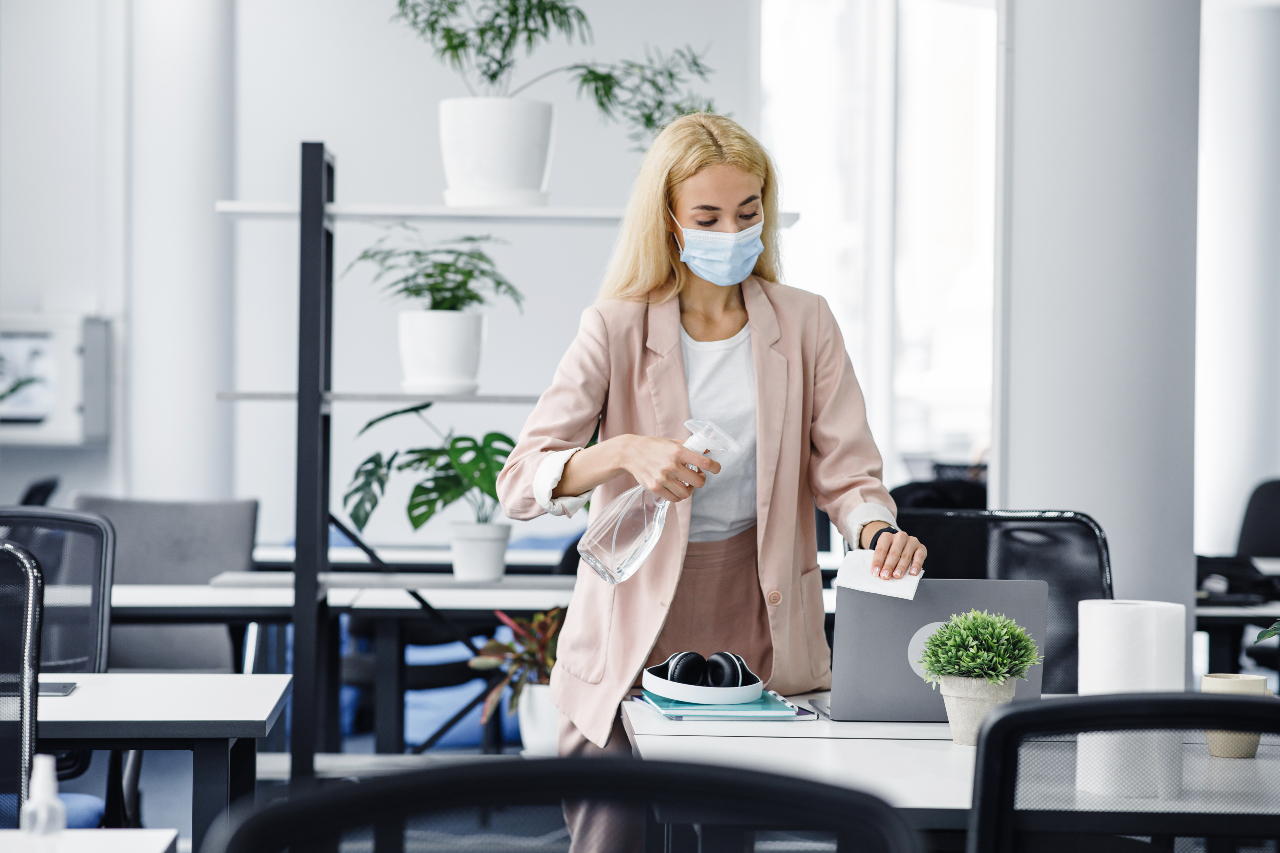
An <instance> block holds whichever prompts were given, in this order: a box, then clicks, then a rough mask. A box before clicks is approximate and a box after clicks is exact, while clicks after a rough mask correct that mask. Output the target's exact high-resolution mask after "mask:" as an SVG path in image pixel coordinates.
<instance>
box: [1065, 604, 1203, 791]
mask: <svg viewBox="0 0 1280 853" xmlns="http://www.w3.org/2000/svg"><path fill="white" fill-rule="evenodd" d="M1079 618H1080V635H1079V636H1080V639H1079V650H1080V657H1079V671H1078V673H1077V677H1078V682H1077V683H1078V688H1077V689H1078V690H1079V692H1080V695H1082V696H1084V695H1089V694H1099V693H1152V692H1165V693H1181V692H1182V691H1183V690H1185V689H1186V672H1185V666H1186V636H1187V633H1186V618H1187V611H1186V608H1185V607H1184V606H1183V605H1181V604H1171V603H1169V602H1165V601H1125V600H1120V601H1111V600H1105V599H1099V600H1094V601H1081V602H1080V603H1079ZM1181 740H1182V739H1181V737H1179V736H1178V733H1177V732H1149V731H1148V732H1097V733H1091V734H1082V735H1080V736H1079V737H1078V738H1077V745H1076V788H1077V789H1078V790H1080V791H1083V792H1088V793H1090V794H1099V795H1102V796H1105V797H1162V798H1170V797H1177V796H1178V792H1179V791H1180V789H1181V787H1182V743H1181Z"/></svg>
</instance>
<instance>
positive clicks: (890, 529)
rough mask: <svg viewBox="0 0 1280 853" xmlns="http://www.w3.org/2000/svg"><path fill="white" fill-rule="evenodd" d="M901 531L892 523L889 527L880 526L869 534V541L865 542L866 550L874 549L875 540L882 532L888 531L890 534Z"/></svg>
mask: <svg viewBox="0 0 1280 853" xmlns="http://www.w3.org/2000/svg"><path fill="white" fill-rule="evenodd" d="M901 532H902V531H900V530H898V528H896V527H894V526H892V525H890V526H889V527H881V528H880V529H879V530H877V531H876V532H875V533H872V534H871V541H870V542H869V543H867V550H868V551H874V550H875V549H876V540H877V539H879V538H880V535H881V534H882V533H888V534H889V535H890V536H892V535H893V534H895V533H901Z"/></svg>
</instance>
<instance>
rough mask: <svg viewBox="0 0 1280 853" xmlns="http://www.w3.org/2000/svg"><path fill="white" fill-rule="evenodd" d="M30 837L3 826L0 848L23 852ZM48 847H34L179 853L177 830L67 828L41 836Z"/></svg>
mask: <svg viewBox="0 0 1280 853" xmlns="http://www.w3.org/2000/svg"><path fill="white" fill-rule="evenodd" d="M29 838H30V836H26V835H25V833H23V832H20V831H19V830H16V829H0V850H6V851H13V853H21V851H22V850H23V849H24V848H23V847H22V842H23V841H26V840H28V839H29ZM39 841H40V843H41V844H42V845H43V844H44V842H46V841H48V842H51V843H50V844H49V845H48V846H40V847H34V846H33V847H31V848H30V849H31V850H39V851H40V853H177V850H178V831H177V830H176V829H67V830H63V831H62V832H59V833H58V834H57V835H56V836H53V837H52V838H41V839H39Z"/></svg>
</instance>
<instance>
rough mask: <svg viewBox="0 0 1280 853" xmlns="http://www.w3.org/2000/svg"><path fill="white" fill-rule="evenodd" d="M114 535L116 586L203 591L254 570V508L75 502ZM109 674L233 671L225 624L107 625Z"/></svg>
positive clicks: (246, 504) (250, 504) (252, 504)
mask: <svg viewBox="0 0 1280 853" xmlns="http://www.w3.org/2000/svg"><path fill="white" fill-rule="evenodd" d="M75 505H76V509H79V510H86V511H88V512H95V513H97V514H98V515H101V516H103V517H105V518H106V519H108V520H109V521H110V522H111V525H112V527H114V528H115V532H116V555H115V566H116V569H115V583H118V584H205V583H208V582H209V581H210V579H212V578H213V576H214V575H217V574H221V573H222V572H244V571H249V570H251V569H252V568H253V545H254V538H255V536H256V531H257V519H258V502H257V501H254V500H248V501H225V502H207V503H206V502H198V503H197V502H191V503H188V502H169V501H136V500H123V499H119V498H107V497H95V496H89V495H79V496H77V497H76V500H75ZM107 665H108V668H109V669H110V670H124V671H148V670H151V671H162V672H184V671H185V672H234V671H235V668H236V667H235V655H234V645H233V643H232V639H231V632H230V630H229V629H228V628H227V626H225V625H113V626H112V627H111V643H110V655H109V658H108V663H107Z"/></svg>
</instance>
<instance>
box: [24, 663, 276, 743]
mask: <svg viewBox="0 0 1280 853" xmlns="http://www.w3.org/2000/svg"><path fill="white" fill-rule="evenodd" d="M40 680H41V681H47V682H66V681H73V682H75V684H76V689H75V690H73V691H71V694H70V695H69V696H41V697H40V702H39V705H38V714H39V733H40V737H42V738H58V739H62V738H67V739H86V738H88V739H108V738H126V739H135V740H136V739H141V740H147V739H166V738H174V739H188V738H190V739H196V738H233V737H234V738H240V737H251V738H259V737H266V735H267V733H268V732H270V731H271V727H272V725H274V724H275V722H276V719H277V718H278V717H279V716H280V712H281V710H282V709H283V708H284V704H285V700H286V699H288V697H289V692H290V690H291V689H292V681H293V676H291V675H223V674H212V673H210V674H204V673H200V674H193V673H124V672H110V673H78V672H76V673H70V672H67V673H46V674H43V675H41V676H40Z"/></svg>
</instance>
